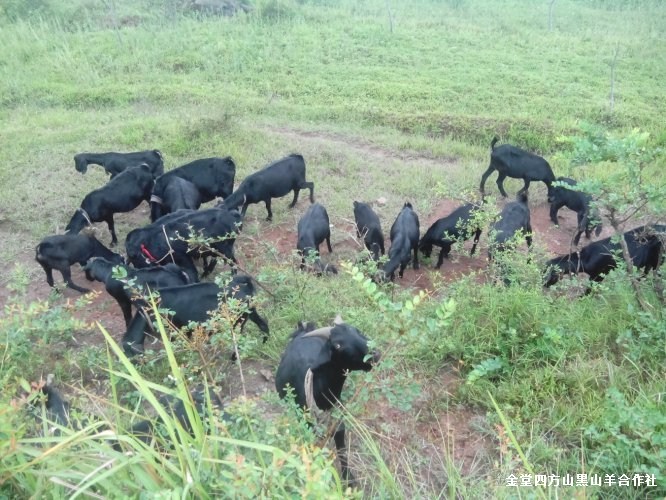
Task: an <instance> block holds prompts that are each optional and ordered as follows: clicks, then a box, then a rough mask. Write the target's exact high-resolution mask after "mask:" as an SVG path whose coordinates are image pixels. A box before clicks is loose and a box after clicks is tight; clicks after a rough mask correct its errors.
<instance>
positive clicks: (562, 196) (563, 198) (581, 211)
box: [548, 177, 602, 246]
mask: <svg viewBox="0 0 666 500" xmlns="http://www.w3.org/2000/svg"><path fill="white" fill-rule="evenodd" d="M557 180H558V181H559V182H562V183H565V184H568V185H569V186H572V187H573V186H575V185H576V181H575V180H573V179H569V178H567V177H558V178H557ZM548 202H549V203H550V220H551V221H552V222H553V224H557V223H558V222H557V212H558V211H559V210H560V208H562V207H567V208H568V209H570V210H573V211H574V212H576V215H577V218H578V224H577V227H576V234H575V236H574V239H573V243H574V245H576V246H578V242H579V241H580V235H581V234H583V232H585V237H586V238H587V239H588V240H589V239H590V236H591V235H592V231H594V234H596V235H597V236H599V235H600V234H601V229H602V226H601V222H600V218H599V213H598V212H597V211H596V210H593V209H592V207H591V206H590V203H591V202H592V196H590V195H589V194H587V193H583V192H581V191H576V190H574V189H569V188H566V187H564V186H553V187H551V189H550V191H549V192H548Z"/></svg>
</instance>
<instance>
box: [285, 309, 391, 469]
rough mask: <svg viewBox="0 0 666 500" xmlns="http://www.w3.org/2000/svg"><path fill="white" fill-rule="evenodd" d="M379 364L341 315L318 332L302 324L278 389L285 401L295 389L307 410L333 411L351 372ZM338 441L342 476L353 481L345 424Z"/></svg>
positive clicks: (338, 432) (294, 336)
mask: <svg viewBox="0 0 666 500" xmlns="http://www.w3.org/2000/svg"><path fill="white" fill-rule="evenodd" d="M368 356H369V357H370V359H368ZM378 361H379V353H378V352H372V353H371V352H370V351H369V349H368V339H367V338H366V337H365V336H364V335H363V334H362V333H361V332H360V331H358V330H357V329H356V328H354V327H353V326H351V325H348V324H346V323H344V322H343V321H342V319H341V318H340V317H339V316H338V317H337V318H335V325H334V326H332V327H330V326H329V327H324V328H319V329H317V330H315V325H314V324H313V323H307V324H305V323H300V324H299V326H298V329H297V330H296V331H295V332H294V333H293V334H292V336H291V341H290V342H289V344H287V347H286V348H285V351H284V353H283V354H282V359H281V360H280V365H279V366H278V369H277V373H276V375H275V387H276V388H277V391H278V393H279V394H280V397H281V398H285V397H287V395H288V394H289V392H288V387H291V388H292V389H293V394H294V396H295V397H296V403H297V404H298V405H299V406H301V407H303V408H310V409H312V410H314V409H315V408H314V407H316V408H319V409H320V410H325V411H326V410H330V409H331V408H332V407H333V405H334V404H335V403H337V402H338V401H340V395H341V393H342V386H343V385H344V383H345V380H346V378H347V375H348V373H349V372H350V371H354V370H363V371H369V370H371V369H372V367H373V364H374V363H377V362H378ZM334 441H335V447H336V449H337V452H338V458H339V459H340V466H341V467H340V468H341V471H342V477H343V478H344V479H345V480H353V478H352V476H351V473H350V471H349V467H348V462H347V455H346V450H345V427H344V424H343V423H340V425H339V426H338V428H337V430H336V432H335V435H334Z"/></svg>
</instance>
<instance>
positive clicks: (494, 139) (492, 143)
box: [490, 136, 499, 149]
mask: <svg viewBox="0 0 666 500" xmlns="http://www.w3.org/2000/svg"><path fill="white" fill-rule="evenodd" d="M497 141H499V138H498V137H497V136H495V137H493V140H492V141H490V149H495V144H497Z"/></svg>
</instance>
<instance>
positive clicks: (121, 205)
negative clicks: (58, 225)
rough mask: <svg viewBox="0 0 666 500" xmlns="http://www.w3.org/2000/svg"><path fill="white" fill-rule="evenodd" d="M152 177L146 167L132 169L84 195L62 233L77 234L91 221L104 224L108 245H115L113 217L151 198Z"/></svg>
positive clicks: (116, 239) (89, 224)
mask: <svg viewBox="0 0 666 500" xmlns="http://www.w3.org/2000/svg"><path fill="white" fill-rule="evenodd" d="M153 182H154V181H153V176H152V174H151V172H150V168H149V167H148V165H145V164H144V165H141V166H139V167H131V168H128V169H126V170H123V171H122V172H121V173H120V174H118V175H117V176H115V177H114V178H112V179H111V180H110V181H109V182H108V183H107V184H106V185H105V186H103V187H101V188H100V189H96V190H95V191H92V192H90V193H88V194H87V195H86V197H85V198H83V201H82V202H81V207H80V208H77V209H76V212H74V215H73V216H72V218H71V220H70V221H69V224H67V227H66V228H65V230H66V231H67V232H70V233H73V234H77V233H79V232H81V230H82V229H83V228H84V227H86V226H92V224H93V222H102V221H105V222H106V224H107V225H108V226H109V231H110V232H111V246H113V245H115V244H116V243H118V237H117V236H116V229H115V224H114V221H113V214H116V213H122V212H130V211H132V210H134V209H135V208H136V207H138V206H139V205H140V204H141V202H142V201H144V200H146V201H148V200H149V199H150V193H151V191H152V189H153Z"/></svg>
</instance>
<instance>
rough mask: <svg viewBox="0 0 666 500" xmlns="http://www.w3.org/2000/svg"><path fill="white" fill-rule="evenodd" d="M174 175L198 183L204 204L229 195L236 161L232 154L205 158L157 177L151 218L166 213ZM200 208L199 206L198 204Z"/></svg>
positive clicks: (196, 185)
mask: <svg viewBox="0 0 666 500" xmlns="http://www.w3.org/2000/svg"><path fill="white" fill-rule="evenodd" d="M173 177H180V178H181V179H185V180H186V181H189V182H191V183H192V184H194V187H195V188H196V189H197V191H198V192H199V197H200V204H201V203H206V202H207V201H211V200H212V199H214V198H215V197H216V196H221V197H222V198H226V197H227V196H229V195H230V194H231V192H232V191H233V189H234V178H235V177H236V164H235V163H234V161H233V160H232V159H231V157H230V156H226V157H224V158H203V159H200V160H195V161H193V162H190V163H188V164H186V165H183V166H181V167H178V168H174V169H173V170H170V171H169V172H167V173H166V174H164V175H162V176H160V177H158V178H157V179H156V180H155V187H153V194H152V196H151V197H150V220H151V222H155V221H156V220H157V219H159V218H160V217H162V216H163V215H164V214H165V213H167V212H165V211H164V207H163V206H162V204H163V203H164V200H165V199H166V198H167V194H166V193H165V190H166V189H167V186H169V185H170V184H171V179H172V178H173ZM197 208H198V207H197Z"/></svg>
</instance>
